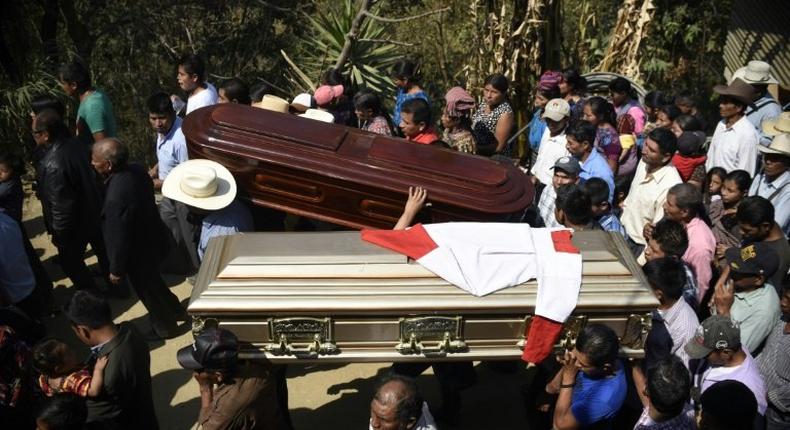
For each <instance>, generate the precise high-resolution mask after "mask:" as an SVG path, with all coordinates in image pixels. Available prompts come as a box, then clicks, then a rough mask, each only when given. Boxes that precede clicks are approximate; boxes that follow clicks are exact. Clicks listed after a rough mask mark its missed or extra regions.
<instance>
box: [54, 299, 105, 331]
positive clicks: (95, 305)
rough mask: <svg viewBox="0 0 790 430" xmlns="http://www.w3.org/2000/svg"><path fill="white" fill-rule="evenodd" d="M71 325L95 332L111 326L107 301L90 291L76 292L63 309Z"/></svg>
mask: <svg viewBox="0 0 790 430" xmlns="http://www.w3.org/2000/svg"><path fill="white" fill-rule="evenodd" d="M63 314H64V315H66V318H68V319H69V321H71V324H73V325H75V326H78V325H82V326H86V327H88V328H90V329H92V330H96V329H99V328H102V327H106V326H108V325H112V324H113V321H112V314H111V313H110V304H109V303H107V299H105V298H104V297H101V296H98V295H96V294H94V293H91V292H90V291H85V290H81V291H77V292H76V293H74V295H73V296H72V297H71V300H69V302H68V303H67V304H66V306H65V307H64V309H63Z"/></svg>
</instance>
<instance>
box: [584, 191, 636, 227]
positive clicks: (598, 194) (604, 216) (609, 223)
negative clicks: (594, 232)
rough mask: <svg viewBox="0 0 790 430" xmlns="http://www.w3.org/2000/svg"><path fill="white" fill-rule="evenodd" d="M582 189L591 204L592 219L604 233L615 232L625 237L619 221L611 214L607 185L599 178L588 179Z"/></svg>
mask: <svg viewBox="0 0 790 430" xmlns="http://www.w3.org/2000/svg"><path fill="white" fill-rule="evenodd" d="M582 189H583V190H584V192H585V193H587V195H588V196H590V203H592V214H593V219H594V220H595V222H597V223H598V225H600V226H601V228H603V229H604V230H605V231H616V232H618V233H620V234H622V235H623V237H627V236H626V233H625V228H624V227H623V225H622V224H620V220H619V219H617V216H615V214H613V213H612V205H611V204H610V203H609V185H607V184H606V181H604V180H603V179H601V178H590V179H588V180H587V181H585V182H584V184H583V185H582Z"/></svg>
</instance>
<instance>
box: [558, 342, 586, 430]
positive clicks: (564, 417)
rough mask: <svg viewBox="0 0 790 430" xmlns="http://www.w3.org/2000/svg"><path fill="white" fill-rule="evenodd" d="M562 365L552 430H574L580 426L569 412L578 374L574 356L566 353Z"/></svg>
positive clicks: (570, 411) (571, 412)
mask: <svg viewBox="0 0 790 430" xmlns="http://www.w3.org/2000/svg"><path fill="white" fill-rule="evenodd" d="M562 364H563V366H562V369H560V371H559V376H560V385H559V391H560V395H559V397H557V403H556V404H555V405H554V420H553V421H554V428H555V429H556V430H576V429H578V428H579V427H580V425H579V421H578V420H577V419H576V417H575V416H574V415H573V411H572V410H571V403H572V400H573V390H574V386H575V384H576V375H577V374H578V373H579V368H578V367H577V366H576V356H575V355H573V354H571V353H570V352H568V351H566V352H565V357H564V360H562Z"/></svg>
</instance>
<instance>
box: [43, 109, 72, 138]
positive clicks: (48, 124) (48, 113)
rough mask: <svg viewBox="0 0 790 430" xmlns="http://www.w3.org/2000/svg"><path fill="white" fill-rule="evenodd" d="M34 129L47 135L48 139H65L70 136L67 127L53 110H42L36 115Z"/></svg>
mask: <svg viewBox="0 0 790 430" xmlns="http://www.w3.org/2000/svg"><path fill="white" fill-rule="evenodd" d="M35 124H36V128H37V130H40V131H46V132H47V133H49V137H50V139H52V140H53V141H54V140H58V139H65V138H68V137H70V136H71V133H70V132H69V129H68V127H66V124H64V123H63V117H61V116H60V115H59V114H58V113H57V112H56V111H55V110H54V109H44V110H42V111H41V112H39V113H38V114H37V115H36V120H35Z"/></svg>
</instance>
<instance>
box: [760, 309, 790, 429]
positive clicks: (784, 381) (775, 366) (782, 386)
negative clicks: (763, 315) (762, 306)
mask: <svg viewBox="0 0 790 430" xmlns="http://www.w3.org/2000/svg"><path fill="white" fill-rule="evenodd" d="M786 324H787V323H785V322H784V321H782V320H779V321H777V322H776V324H774V328H773V329H772V330H771V334H769V335H768V340H766V341H765V348H764V349H763V352H762V353H761V354H760V355H758V356H757V364H758V365H759V366H760V374H761V375H762V376H763V381H764V382H765V389H766V391H767V392H768V401H769V402H770V403H771V404H772V405H773V406H774V407H776V408H777V409H779V410H780V411H782V412H784V413H786V414H787V413H790V333H787V332H785V325H786Z"/></svg>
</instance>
